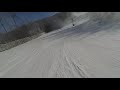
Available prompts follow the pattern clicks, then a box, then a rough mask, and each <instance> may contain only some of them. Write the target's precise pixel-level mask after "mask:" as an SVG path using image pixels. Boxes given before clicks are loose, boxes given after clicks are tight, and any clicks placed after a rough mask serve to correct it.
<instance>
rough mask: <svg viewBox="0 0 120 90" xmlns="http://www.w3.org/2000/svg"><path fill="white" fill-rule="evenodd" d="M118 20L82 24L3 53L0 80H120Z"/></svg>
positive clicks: (0, 57)
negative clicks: (119, 78) (118, 78)
mask: <svg viewBox="0 0 120 90" xmlns="http://www.w3.org/2000/svg"><path fill="white" fill-rule="evenodd" d="M91 14H92V13H91ZM93 14H94V13H93ZM100 14H101V13H100ZM104 14H105V13H104ZM107 14H108V13H106V14H105V15H107ZM105 15H103V16H105ZM110 15H111V14H110ZM93 16H94V15H93ZM108 16H109V15H108ZM119 16H120V15H119V13H115V15H113V16H112V17H114V18H112V17H111V18H109V20H108V22H107V21H99V20H92V19H91V18H89V19H88V20H87V21H86V20H85V22H84V21H83V20H82V21H79V25H77V26H75V27H71V26H72V25H70V26H69V27H65V28H63V29H61V30H58V31H53V32H51V33H49V34H46V35H43V36H40V37H38V38H36V39H34V40H31V41H29V42H27V43H25V44H22V45H20V46H17V47H15V48H12V49H10V50H7V51H4V52H0V77H1V78H117V77H120V22H119ZM117 17H118V18H117ZM106 18H108V17H107V16H105V19H106ZM105 19H103V20H105ZM112 19H113V20H112Z"/></svg>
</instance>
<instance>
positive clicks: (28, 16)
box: [0, 12, 56, 33]
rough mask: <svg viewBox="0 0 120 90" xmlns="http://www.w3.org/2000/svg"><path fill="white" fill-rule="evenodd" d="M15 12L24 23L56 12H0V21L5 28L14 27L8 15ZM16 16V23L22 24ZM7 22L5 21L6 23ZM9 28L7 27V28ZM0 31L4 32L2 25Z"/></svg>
mask: <svg viewBox="0 0 120 90" xmlns="http://www.w3.org/2000/svg"><path fill="white" fill-rule="evenodd" d="M13 13H16V15H17V16H18V17H20V19H21V20H23V21H24V22H25V23H27V22H29V21H35V20H39V19H43V18H46V17H49V16H52V15H54V14H55V13H56V12H0V18H2V20H1V22H2V23H4V26H5V27H6V28H12V27H13V28H14V22H13V20H12V19H11V18H10V16H11V15H12V14H13ZM20 19H17V18H16V22H17V24H22V23H23V22H22V21H21V20H20ZM6 22H7V23H6ZM8 30H9V29H8ZM0 32H2V33H3V32H5V30H4V28H3V26H2V25H0Z"/></svg>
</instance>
